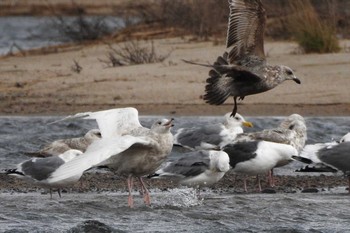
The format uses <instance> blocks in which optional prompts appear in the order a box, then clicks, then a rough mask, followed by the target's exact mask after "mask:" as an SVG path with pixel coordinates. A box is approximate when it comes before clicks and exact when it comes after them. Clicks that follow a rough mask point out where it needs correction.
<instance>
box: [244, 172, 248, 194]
mask: <svg viewBox="0 0 350 233" xmlns="http://www.w3.org/2000/svg"><path fill="white" fill-rule="evenodd" d="M243 185H244V192H246V193H247V192H248V189H247V176H244V178H243Z"/></svg>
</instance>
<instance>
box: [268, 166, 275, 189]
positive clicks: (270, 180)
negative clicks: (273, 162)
mask: <svg viewBox="0 0 350 233" xmlns="http://www.w3.org/2000/svg"><path fill="white" fill-rule="evenodd" d="M268 180H269V185H270V187H275V179H274V176H273V169H271V170H270V171H269V173H268Z"/></svg>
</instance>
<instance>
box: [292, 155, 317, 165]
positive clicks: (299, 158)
mask: <svg viewBox="0 0 350 233" xmlns="http://www.w3.org/2000/svg"><path fill="white" fill-rule="evenodd" d="M292 159H294V160H297V161H299V162H302V163H307V164H311V163H313V161H312V160H311V159H308V158H305V157H300V156H296V155H293V156H292Z"/></svg>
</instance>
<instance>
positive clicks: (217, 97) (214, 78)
mask: <svg viewBox="0 0 350 233" xmlns="http://www.w3.org/2000/svg"><path fill="white" fill-rule="evenodd" d="M214 72H215V71H214V70H211V71H210V72H209V75H211V76H210V77H209V78H208V79H207V85H206V86H205V95H204V100H205V101H206V102H207V103H209V104H213V105H220V104H222V103H224V102H225V101H226V100H227V98H228V97H229V96H230V95H231V90H230V85H227V81H228V80H227V78H222V77H221V75H218V74H217V73H214Z"/></svg>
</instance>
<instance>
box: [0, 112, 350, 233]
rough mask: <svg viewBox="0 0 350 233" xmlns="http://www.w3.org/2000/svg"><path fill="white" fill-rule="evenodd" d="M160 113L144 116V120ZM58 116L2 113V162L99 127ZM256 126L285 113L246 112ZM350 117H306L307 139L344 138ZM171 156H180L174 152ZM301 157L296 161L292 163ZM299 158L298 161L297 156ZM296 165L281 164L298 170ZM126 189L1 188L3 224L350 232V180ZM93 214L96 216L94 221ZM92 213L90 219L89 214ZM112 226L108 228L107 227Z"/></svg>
mask: <svg viewBox="0 0 350 233" xmlns="http://www.w3.org/2000/svg"><path fill="white" fill-rule="evenodd" d="M155 118H158V117H153V116H152V117H149V116H143V117H141V122H142V124H143V125H145V126H150V125H151V123H152V122H153V121H154V120H155ZM57 119H59V118H58V117H0V170H1V169H4V168H12V167H14V166H15V165H16V164H17V163H19V162H21V161H23V160H25V159H28V158H27V157H26V156H25V155H24V154H23V153H22V152H24V151H34V150H37V149H39V148H40V147H41V146H42V145H43V144H45V143H46V142H50V141H52V140H55V139H59V138H67V137H75V136H80V135H82V134H84V133H85V132H86V131H88V130H89V129H91V128H95V127H96V124H95V122H94V121H87V120H85V121H83V120H78V121H66V122H59V123H56V124H50V125H48V123H50V122H53V121H55V120H57ZM220 120H221V117H175V127H174V131H176V129H178V128H179V127H183V126H191V125H198V124H206V123H208V122H218V121H220ZM247 120H249V121H251V122H253V124H254V126H255V127H254V128H253V129H249V130H260V129H262V128H272V127H275V126H276V125H277V124H279V122H280V121H281V120H282V118H280V117H247ZM349 120H350V118H348V117H334V118H333V117H327V118H323V117H312V118H307V119H306V121H307V126H308V143H314V142H326V141H330V140H331V139H339V138H340V137H341V136H343V135H344V134H345V133H347V132H349V131H350V124H348V122H349ZM171 156H172V157H174V156H177V153H173V154H172V155H171ZM297 165H298V164H293V165H290V166H291V167H293V166H297ZM299 165H300V164H299ZM291 167H284V168H281V169H276V170H277V173H280V174H293V169H291ZM134 195H135V208H134V209H129V208H128V207H127V193H126V192H100V193H97V192H89V193H64V194H63V197H62V198H61V199H59V198H58V197H57V195H54V198H53V199H52V200H51V199H50V198H49V195H47V194H45V195H42V194H40V193H38V192H30V193H12V192H10V191H8V190H3V191H2V192H1V193H0V209H1V211H0V232H67V231H70V232H87V231H88V230H87V229H90V230H91V229H95V230H96V229H97V231H99V232H101V231H102V230H105V232H350V230H349V229H350V213H349V211H348V209H349V208H348V207H349V204H350V203H349V202H350V197H349V195H348V194H347V193H346V192H345V191H344V187H341V188H334V189H332V190H331V191H325V192H322V193H309V194H308V193H277V194H236V193H233V192H232V193H231V192H230V191H221V190H219V191H218V192H213V191H210V190H208V191H205V192H202V197H203V198H204V200H202V199H198V198H197V196H196V195H195V193H194V191H193V190H192V189H188V188H179V189H172V190H169V191H159V190H151V197H152V206H151V207H146V206H144V204H143V203H142V198H141V197H140V196H139V195H138V194H137V193H134ZM88 220H94V221H88ZM86 221H88V222H86ZM106 229H107V230H106Z"/></svg>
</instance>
